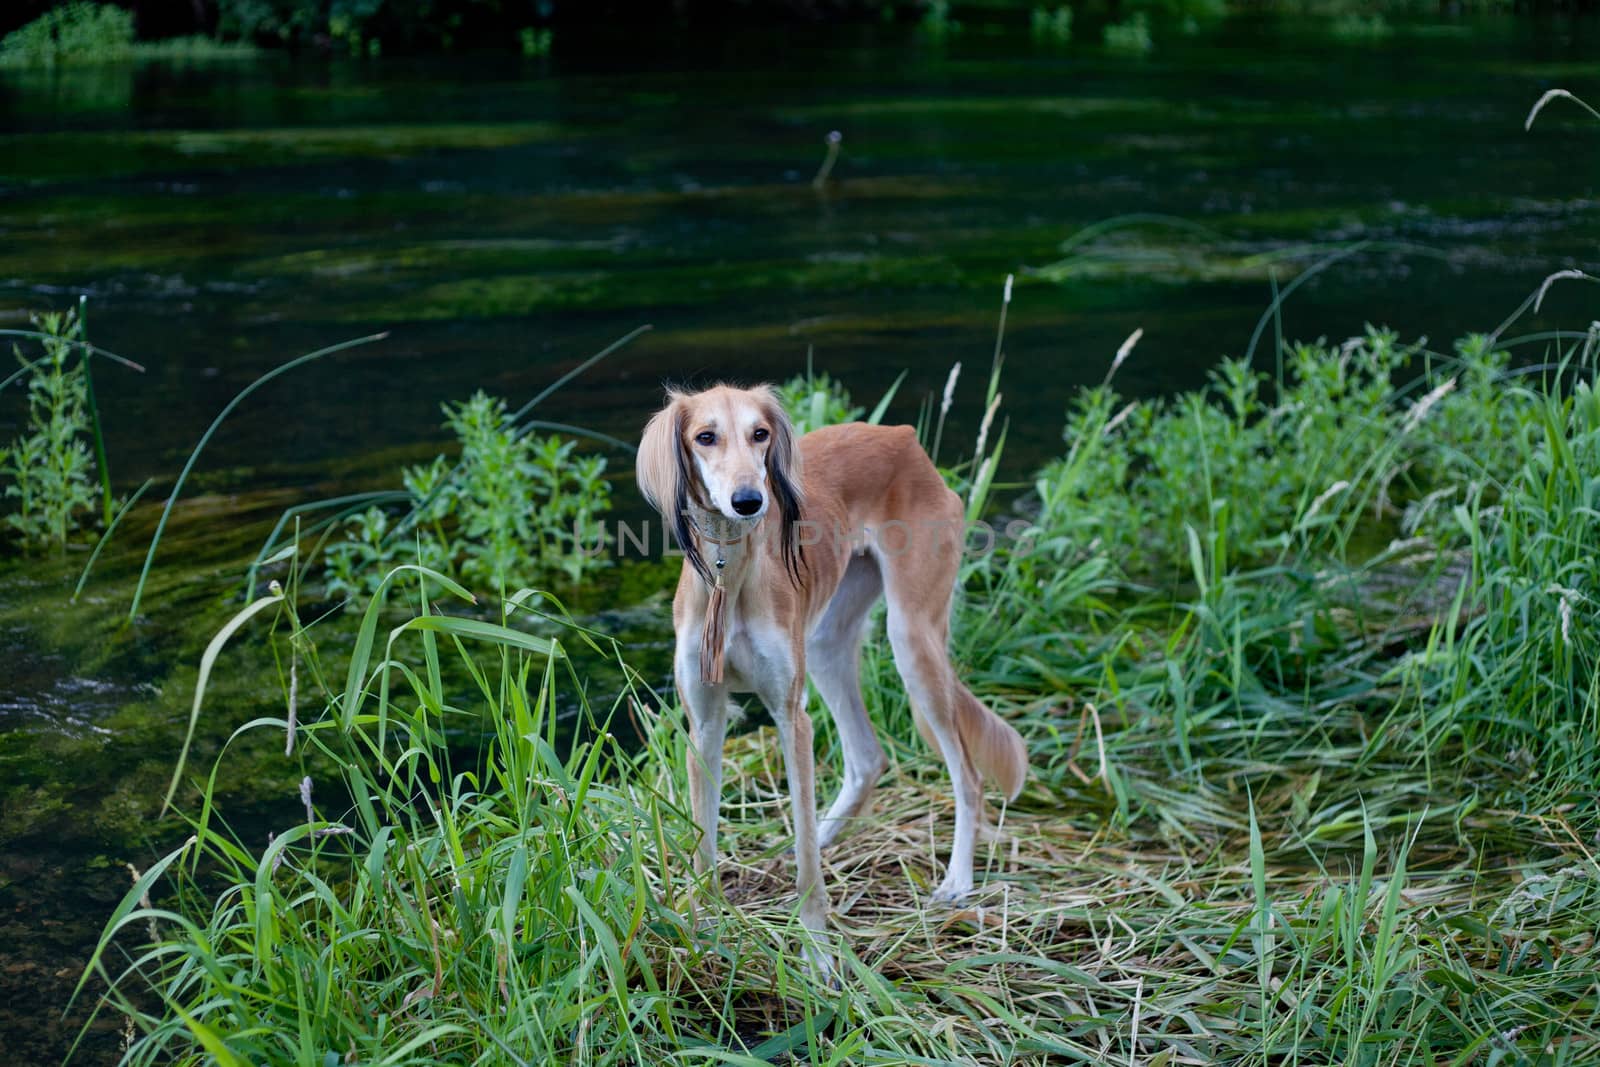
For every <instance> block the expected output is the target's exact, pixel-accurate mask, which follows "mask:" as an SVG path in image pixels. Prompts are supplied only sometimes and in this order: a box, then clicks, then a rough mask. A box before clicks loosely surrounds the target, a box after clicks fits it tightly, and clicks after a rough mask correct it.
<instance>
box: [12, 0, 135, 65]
mask: <svg viewBox="0 0 1600 1067" xmlns="http://www.w3.org/2000/svg"><path fill="white" fill-rule="evenodd" d="M132 46H133V12H132V11H126V10H124V9H122V8H120V7H116V6H114V5H112V4H91V3H83V2H81V0H71V2H70V3H65V4H61V5H60V6H58V7H54V8H51V9H50V10H48V11H46V12H45V13H44V14H42V15H40V16H39V17H38V18H36V19H34V20H33V21H32V22H30V23H27V24H26V25H24V26H22V27H21V28H19V29H17V30H14V31H12V32H11V33H9V34H7V35H6V37H5V39H4V40H0V63H3V64H5V65H8V66H35V67H53V66H56V65H58V64H68V63H83V62H96V61H104V60H107V59H116V58H121V57H123V56H125V55H127V54H128V53H129V51H130V50H131V48H132Z"/></svg>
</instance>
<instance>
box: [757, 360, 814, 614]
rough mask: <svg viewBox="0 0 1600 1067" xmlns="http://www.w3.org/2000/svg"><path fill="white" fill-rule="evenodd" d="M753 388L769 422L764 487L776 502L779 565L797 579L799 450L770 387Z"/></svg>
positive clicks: (801, 558)
mask: <svg viewBox="0 0 1600 1067" xmlns="http://www.w3.org/2000/svg"><path fill="white" fill-rule="evenodd" d="M754 391H755V392H758V393H760V395H761V400H762V407H763V408H764V409H765V412H764V413H765V415H766V417H767V421H768V422H769V423H771V424H772V444H771V445H770V446H768V448H767V486H768V487H769V488H770V489H771V491H772V499H773V502H774V503H775V504H777V505H778V520H779V536H780V537H781V542H780V545H781V548H782V553H783V566H784V569H785V570H787V571H788V572H789V575H790V576H791V577H792V578H793V579H794V580H795V581H796V582H799V581H800V568H801V567H803V566H805V550H804V549H803V548H801V546H800V543H799V539H798V538H797V537H796V529H795V527H796V524H798V523H799V521H800V512H801V510H802V509H803V508H804V507H805V503H806V501H805V495H804V491H803V490H802V489H801V488H800V486H801V478H800V453H799V452H798V451H797V450H796V449H795V446H794V424H793V423H791V422H790V421H789V413H788V412H786V411H784V410H783V404H782V403H781V402H780V401H779V400H778V397H777V394H775V393H774V392H773V391H772V389H771V387H770V386H760V387H759V388H758V389H756V390H754Z"/></svg>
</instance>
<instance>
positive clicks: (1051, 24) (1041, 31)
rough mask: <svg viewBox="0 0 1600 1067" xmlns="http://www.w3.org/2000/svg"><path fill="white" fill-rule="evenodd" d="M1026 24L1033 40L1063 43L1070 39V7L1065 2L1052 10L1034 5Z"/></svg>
mask: <svg viewBox="0 0 1600 1067" xmlns="http://www.w3.org/2000/svg"><path fill="white" fill-rule="evenodd" d="M1028 25H1029V30H1030V31H1031V32H1032V34H1033V37H1034V39H1035V40H1039V41H1054V42H1056V43H1057V44H1065V43H1066V42H1068V41H1070V40H1072V8H1070V7H1068V6H1067V5H1066V4H1062V5H1061V6H1060V7H1057V8H1056V9H1055V10H1054V11H1052V10H1050V9H1049V8H1047V7H1036V8H1034V9H1033V12H1032V14H1031V16H1030V19H1029V24H1028Z"/></svg>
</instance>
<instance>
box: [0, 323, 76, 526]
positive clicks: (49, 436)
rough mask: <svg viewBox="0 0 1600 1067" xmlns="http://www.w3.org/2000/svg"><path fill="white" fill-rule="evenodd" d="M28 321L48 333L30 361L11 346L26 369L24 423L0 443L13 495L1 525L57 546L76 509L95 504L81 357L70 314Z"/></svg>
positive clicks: (0, 469) (8, 492) (2, 471)
mask: <svg viewBox="0 0 1600 1067" xmlns="http://www.w3.org/2000/svg"><path fill="white" fill-rule="evenodd" d="M34 324H35V325H36V326H37V327H38V328H39V329H40V331H42V332H43V333H44V334H46V335H47V336H46V337H45V339H44V355H43V357H42V358H40V359H37V360H33V361H29V360H28V359H26V358H25V357H24V356H23V355H22V352H21V350H19V349H17V348H16V347H15V346H13V348H12V352H13V353H14V354H15V355H16V357H17V359H18V361H19V362H20V363H22V365H23V367H24V368H30V369H31V373H30V376H29V378H28V425H27V429H26V431H25V432H24V433H23V435H22V436H21V437H19V438H17V439H16V440H14V441H12V442H11V444H10V445H8V446H6V447H5V448H0V476H3V477H4V478H5V480H6V481H7V483H8V484H6V485H5V496H6V497H8V498H14V499H15V500H16V501H17V510H16V511H15V512H13V513H12V514H10V515H7V516H6V524H7V525H8V526H10V527H11V528H12V529H13V530H16V531H17V532H18V533H19V534H20V535H21V537H22V540H23V543H24V544H26V545H27V546H29V547H43V546H45V545H48V544H52V543H53V544H55V545H56V546H57V547H58V548H59V549H60V550H61V551H63V552H64V551H66V547H67V540H68V538H69V537H70V536H71V534H72V532H73V531H75V530H76V529H78V527H79V524H80V522H81V518H82V514H83V512H85V511H88V510H90V509H91V508H92V507H93V506H94V502H95V496H94V484H93V481H92V475H93V473H94V470H95V464H94V458H93V455H92V454H91V452H90V449H89V442H88V435H89V429H90V419H89V406H88V379H87V373H86V363H85V361H84V360H85V357H84V356H83V355H81V354H80V350H79V348H78V346H77V345H75V344H74V343H73V335H74V332H75V330H76V326H77V318H76V316H75V314H74V313H73V312H70V311H68V312H65V313H59V312H49V313H47V314H44V315H40V316H37V317H36V318H35V319H34Z"/></svg>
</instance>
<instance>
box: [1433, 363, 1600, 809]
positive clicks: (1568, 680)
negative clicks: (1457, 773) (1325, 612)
mask: <svg viewBox="0 0 1600 1067" xmlns="http://www.w3.org/2000/svg"><path fill="white" fill-rule="evenodd" d="M1529 416H1530V417H1529V418H1528V424H1529V427H1530V428H1531V429H1532V430H1533V431H1534V432H1535V434H1536V435H1537V436H1536V437H1534V438H1533V439H1532V440H1529V441H1527V442H1526V450H1525V451H1524V452H1522V458H1521V462H1520V465H1519V466H1518V468H1517V470H1516V471H1515V473H1514V474H1512V475H1511V477H1510V478H1509V479H1508V480H1507V481H1506V482H1505V483H1504V486H1503V489H1502V490H1501V491H1500V492H1499V493H1498V494H1497V496H1496V497H1495V498H1494V501H1493V503H1490V501H1489V499H1488V498H1487V497H1488V494H1487V493H1485V492H1481V491H1480V492H1476V493H1473V495H1472V496H1471V497H1470V498H1469V499H1468V500H1466V501H1465V502H1464V503H1462V504H1460V505H1457V506H1456V507H1455V508H1454V509H1453V510H1452V518H1453V519H1454V521H1455V522H1456V523H1457V524H1458V526H1457V531H1456V532H1458V533H1459V534H1464V535H1465V536H1466V538H1467V539H1468V542H1469V545H1470V561H1471V573H1470V576H1469V580H1468V581H1467V583H1466V584H1464V585H1463V586H1462V587H1461V592H1460V601H1461V608H1460V616H1461V617H1464V618H1465V619H1466V620H1468V621H1467V622H1466V624H1465V625H1464V626H1461V627H1459V628H1458V627H1457V626H1455V625H1452V626H1450V627H1449V628H1448V629H1446V630H1445V631H1444V632H1443V633H1442V634H1441V638H1442V639H1441V641H1440V643H1439V645H1438V647H1437V648H1435V649H1432V650H1429V651H1427V652H1426V653H1423V654H1419V655H1417V656H1414V657H1412V658H1410V659H1409V660H1408V661H1407V663H1406V665H1405V666H1406V668H1407V669H1408V670H1409V671H1411V672H1414V676H1415V677H1416V678H1417V680H1418V684H1419V685H1420V687H1421V689H1422V692H1423V693H1424V694H1425V696H1424V699H1423V702H1422V703H1423V707H1425V708H1426V709H1427V715H1428V717H1429V719H1430V721H1431V722H1433V723H1434V724H1435V725H1436V727H1437V728H1438V729H1440V730H1441V731H1461V733H1462V735H1463V736H1464V737H1465V738H1466V739H1467V740H1468V741H1469V742H1470V743H1471V744H1473V745H1474V746H1481V747H1482V749H1483V750H1484V755H1485V756H1486V757H1487V758H1489V759H1491V760H1500V759H1505V760H1507V761H1509V762H1510V763H1512V764H1513V765H1516V764H1517V763H1519V762H1520V763H1525V764H1527V765H1529V766H1531V767H1540V766H1546V765H1547V764H1548V762H1549V761H1550V760H1551V759H1556V760H1563V761H1566V765H1565V766H1563V767H1561V768H1560V769H1557V770H1553V771H1552V772H1551V773H1550V777H1551V778H1552V779H1554V780H1555V781H1556V782H1562V781H1569V780H1572V779H1573V778H1576V777H1578V776H1580V775H1583V774H1587V773H1590V772H1589V771H1588V770H1586V768H1590V767H1592V766H1593V764H1594V752H1595V745H1596V742H1597V740H1600V630H1597V628H1596V625H1595V620H1596V618H1597V617H1600V585H1597V583H1596V575H1600V556H1597V553H1600V395H1597V394H1596V393H1595V390H1594V387H1593V385H1592V384H1591V383H1590V382H1587V381H1582V382H1579V383H1578V385H1577V386H1576V388H1575V389H1573V390H1572V392H1571V393H1570V395H1567V396H1565V397H1562V396H1558V395H1546V396H1542V397H1539V398H1538V400H1537V402H1536V404H1534V405H1532V406H1531V410H1529ZM1481 486H1482V483H1480V487H1481Z"/></svg>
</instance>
